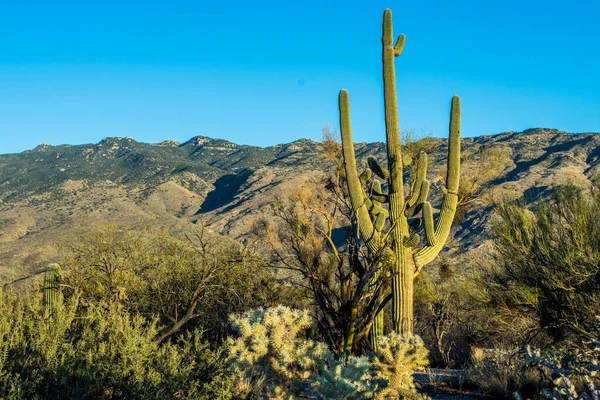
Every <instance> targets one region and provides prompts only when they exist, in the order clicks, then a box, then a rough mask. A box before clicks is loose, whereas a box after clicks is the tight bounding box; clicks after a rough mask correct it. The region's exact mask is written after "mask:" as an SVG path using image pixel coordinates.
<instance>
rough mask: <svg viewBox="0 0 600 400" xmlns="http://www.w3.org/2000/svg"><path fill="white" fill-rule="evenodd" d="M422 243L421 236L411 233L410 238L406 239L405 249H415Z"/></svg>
mask: <svg viewBox="0 0 600 400" xmlns="http://www.w3.org/2000/svg"><path fill="white" fill-rule="evenodd" d="M420 241H421V236H419V235H418V234H416V233H414V232H413V233H411V234H410V236H407V237H405V238H404V246H405V247H415V246H416V245H418V244H419V242H420Z"/></svg>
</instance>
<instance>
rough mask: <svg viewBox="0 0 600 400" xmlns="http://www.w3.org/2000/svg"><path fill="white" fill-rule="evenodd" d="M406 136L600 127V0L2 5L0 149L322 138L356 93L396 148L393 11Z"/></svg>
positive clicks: (375, 137) (367, 137)
mask: <svg viewBox="0 0 600 400" xmlns="http://www.w3.org/2000/svg"><path fill="white" fill-rule="evenodd" d="M388 7H389V8H390V9H391V10H392V13H393V21H394V33H395V35H397V34H399V33H404V34H405V35H406V46H405V49H404V53H403V54H402V56H400V57H399V58H396V75H397V85H398V86H397V88H398V105H399V110H400V111H399V113H400V125H401V128H402V129H403V130H414V131H415V132H416V133H417V134H420V135H433V136H438V137H444V136H446V135H447V131H448V119H449V108H450V99H451V97H452V95H454V94H458V95H460V96H461V102H462V121H463V126H462V134H463V136H477V135H482V134H494V133H500V132H505V131H521V130H524V129H528V128H533V127H548V128H556V129H561V130H565V131H569V132H589V131H594V132H598V131H600V45H599V43H600V24H598V20H600V2H599V1H597V0H592V1H577V0H573V1H571V2H566V1H560V2H559V1H554V0H545V1H538V0H532V1H529V0H519V1H515V0H504V1H481V0H477V1H473V0H461V1H456V0H454V1H445V0H440V1H431V0H420V1H386V2H384V1H379V0H370V1H351V0H346V1H343V2H341V1H340V2H338V1H323V0H321V1H312V0H310V1H309V0H307V1H259V0H256V1H252V2H250V1H237V0H230V1H228V2H217V1H211V2H208V1H203V0H196V1H176V0H170V1H160V2H154V1H151V0H146V1H144V2H141V1H140V2H138V1H124V0H121V1H113V0H104V1H98V2H91V1H80V0H78V1H60V0H55V1H52V2H49V1H10V0H0V10H1V11H0V154H4V153H13V152H20V151H23V150H26V149H30V148H33V147H35V146H37V145H38V144H40V143H41V142H45V143H48V144H52V145H58V144H65V143H68V144H81V143H96V142H98V141H100V140H101V139H102V138H104V137H108V136H121V137H124V136H130V137H133V138H134V139H136V140H138V141H143V142H159V141H162V140H167V139H172V140H177V141H180V142H184V141H186V140H188V139H190V138H191V137H193V136H197V135H203V136H209V137H215V138H222V139H226V140H230V141H233V142H236V143H239V144H251V145H259V146H269V145H274V144H278V143H284V142H290V141H293V140H297V139H300V138H310V139H313V140H319V139H320V137H321V128H322V126H323V125H324V124H326V123H330V124H332V125H333V126H337V125H338V119H339V115H338V104H337V98H338V92H339V90H340V89H342V88H345V89H347V90H348V91H349V93H350V100H351V114H352V122H353V133H354V139H355V141H357V142H362V141H370V142H371V141H384V140H385V133H384V132H385V126H384V116H383V87H382V85H383V84H382V66H381V22H382V16H383V10H384V9H385V8H388Z"/></svg>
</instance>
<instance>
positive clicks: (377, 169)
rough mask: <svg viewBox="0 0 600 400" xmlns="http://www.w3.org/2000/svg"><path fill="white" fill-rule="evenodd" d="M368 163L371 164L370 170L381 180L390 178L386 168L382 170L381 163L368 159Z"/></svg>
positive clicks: (371, 158)
mask: <svg viewBox="0 0 600 400" xmlns="http://www.w3.org/2000/svg"><path fill="white" fill-rule="evenodd" d="M367 163H368V164H369V168H371V170H372V171H373V172H374V173H375V175H377V176H378V177H380V178H381V179H385V180H387V179H388V178H389V177H390V171H388V170H387V169H385V168H381V167H380V166H379V163H378V162H377V161H376V160H375V159H374V158H373V157H369V158H367Z"/></svg>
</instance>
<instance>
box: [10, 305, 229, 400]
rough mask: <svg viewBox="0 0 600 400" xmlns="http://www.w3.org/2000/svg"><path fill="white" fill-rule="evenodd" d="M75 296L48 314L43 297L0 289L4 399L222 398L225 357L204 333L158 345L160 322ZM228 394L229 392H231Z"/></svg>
mask: <svg viewBox="0 0 600 400" xmlns="http://www.w3.org/2000/svg"><path fill="white" fill-rule="evenodd" d="M78 303H79V298H78V297H77V296H73V297H71V298H70V299H68V300H66V301H65V302H64V304H60V303H59V304H57V306H56V308H55V309H54V314H53V323H52V324H48V323H47V321H46V320H45V318H44V305H43V304H42V302H41V300H39V299H38V298H37V297H31V298H16V297H13V296H9V295H1V294H0V398H3V399H23V398H27V399H59V398H60V399H65V398H66V399H86V398H94V399H96V398H97V399H114V398H131V399H134V398H135V399H163V398H174V397H176V398H194V399H198V398H219V396H221V398H223V397H222V395H223V394H226V393H227V386H226V385H221V386H219V385H220V384H221V382H225V380H224V379H222V378H221V377H222V376H223V374H224V372H225V368H224V364H223V362H222V361H221V359H222V356H220V355H219V353H218V352H214V351H212V350H211V349H210V348H209V347H208V345H207V344H206V343H204V342H202V341H201V340H200V336H199V335H188V336H187V337H186V338H182V339H181V340H180V341H179V342H178V343H177V344H164V345H158V344H157V343H156V342H155V340H154V338H155V336H156V333H157V327H156V324H155V323H151V322H148V321H146V320H145V319H144V318H142V317H141V316H139V315H137V314H128V313H126V312H124V311H123V309H122V308H120V307H118V306H117V305H115V304H106V303H99V304H97V305H91V306H89V307H87V308H83V309H80V308H78V306H77V305H78ZM229 398H230V397H229Z"/></svg>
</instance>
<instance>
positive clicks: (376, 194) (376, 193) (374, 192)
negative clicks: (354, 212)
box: [371, 181, 389, 203]
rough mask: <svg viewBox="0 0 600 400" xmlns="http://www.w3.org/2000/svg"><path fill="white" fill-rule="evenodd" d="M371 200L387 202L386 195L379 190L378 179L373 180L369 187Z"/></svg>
mask: <svg viewBox="0 0 600 400" xmlns="http://www.w3.org/2000/svg"><path fill="white" fill-rule="evenodd" d="M371 200H373V201H376V202H378V203H387V202H388V200H389V199H388V197H387V195H386V194H385V193H383V190H381V183H380V182H379V181H374V182H373V186H372V189H371Z"/></svg>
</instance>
